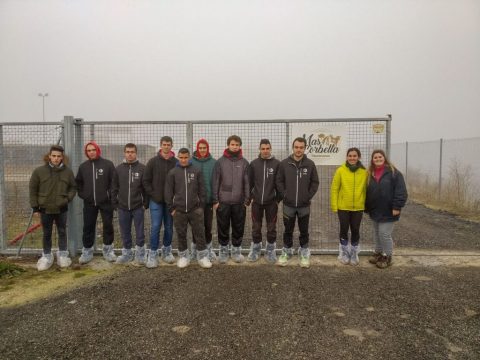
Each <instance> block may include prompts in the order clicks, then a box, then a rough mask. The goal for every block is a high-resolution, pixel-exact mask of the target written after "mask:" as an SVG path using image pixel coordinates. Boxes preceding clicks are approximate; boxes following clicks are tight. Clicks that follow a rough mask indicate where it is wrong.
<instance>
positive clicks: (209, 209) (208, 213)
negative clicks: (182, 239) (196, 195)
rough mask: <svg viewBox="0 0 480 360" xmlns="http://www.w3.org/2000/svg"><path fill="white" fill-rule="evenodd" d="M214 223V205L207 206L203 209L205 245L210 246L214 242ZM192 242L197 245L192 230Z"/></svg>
mask: <svg viewBox="0 0 480 360" xmlns="http://www.w3.org/2000/svg"><path fill="white" fill-rule="evenodd" d="M212 222H213V205H212V204H206V205H205V207H204V208H203V226H204V227H205V243H206V244H210V243H211V242H212ZM192 241H193V243H194V244H196V243H197V239H196V238H195V233H194V232H193V229H192Z"/></svg>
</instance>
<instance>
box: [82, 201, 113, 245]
mask: <svg viewBox="0 0 480 360" xmlns="http://www.w3.org/2000/svg"><path fill="white" fill-rule="evenodd" d="M99 212H100V216H101V217H102V222H103V243H104V244H105V245H112V244H113V206H112V205H111V204H105V205H101V206H95V205H91V204H88V203H86V202H84V203H83V238H82V242H83V247H85V248H91V247H92V246H93V244H94V243H95V227H96V226H97V217H98V213H99Z"/></svg>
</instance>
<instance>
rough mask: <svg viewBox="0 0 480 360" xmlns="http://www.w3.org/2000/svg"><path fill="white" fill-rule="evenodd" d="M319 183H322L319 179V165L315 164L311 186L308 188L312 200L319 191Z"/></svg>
mask: <svg viewBox="0 0 480 360" xmlns="http://www.w3.org/2000/svg"><path fill="white" fill-rule="evenodd" d="M319 185H320V181H319V180H318V172H317V166H316V165H315V164H313V166H312V175H311V178H310V186H309V188H308V196H309V199H310V200H312V198H313V197H314V196H315V194H316V193H317V190H318V186H319Z"/></svg>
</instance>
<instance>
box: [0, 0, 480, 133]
mask: <svg viewBox="0 0 480 360" xmlns="http://www.w3.org/2000/svg"><path fill="white" fill-rule="evenodd" d="M479 67H480V1H478V0H423V1H422V0H402V1H400V0H363V1H360V0H350V1H347V0H325V1H324V0H316V1H303V0H291V1H282V0H271V1H267V0H265V1H253V0H251V1H249V0H241V1H236V0H218V1H213V0H212V1H207V0H205V1H202V0H191V1H187V0H185V1H182V0H170V1H166V0H165V1H161V0H156V1H154V0H151V1H147V0H145V1H141V0H136V1H133V0H132V1H126V0H103V1H102V0H95V1H81V0H76V1H73V0H72V1H53V0H52V1H49V0H16V1H5V0H0V122H7V121H42V98H41V97H39V96H38V93H39V92H42V93H48V94H49V96H48V97H47V98H46V99H45V104H46V119H47V121H58V120H60V119H62V118H63V116H64V115H73V116H75V117H82V118H84V119H85V120H88V121H100V120H102V121H104V120H121V121H132V120H177V119H178V120H220V119H289V118H297V119H298V118H343V117H383V116H385V114H387V113H391V114H392V115H393V122H392V131H393V133H392V140H393V142H400V141H405V140H408V141H416V140H431V139H437V138H441V137H443V138H462V137H472V136H480V71H479V70H480V69H479Z"/></svg>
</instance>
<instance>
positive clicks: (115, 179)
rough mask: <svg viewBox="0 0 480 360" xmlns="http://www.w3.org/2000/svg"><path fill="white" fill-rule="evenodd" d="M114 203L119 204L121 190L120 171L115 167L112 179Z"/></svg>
mask: <svg viewBox="0 0 480 360" xmlns="http://www.w3.org/2000/svg"><path fill="white" fill-rule="evenodd" d="M111 188H112V204H113V205H115V206H118V192H119V191H120V179H119V177H118V171H117V169H115V171H114V172H113V179H112V186H111Z"/></svg>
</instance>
